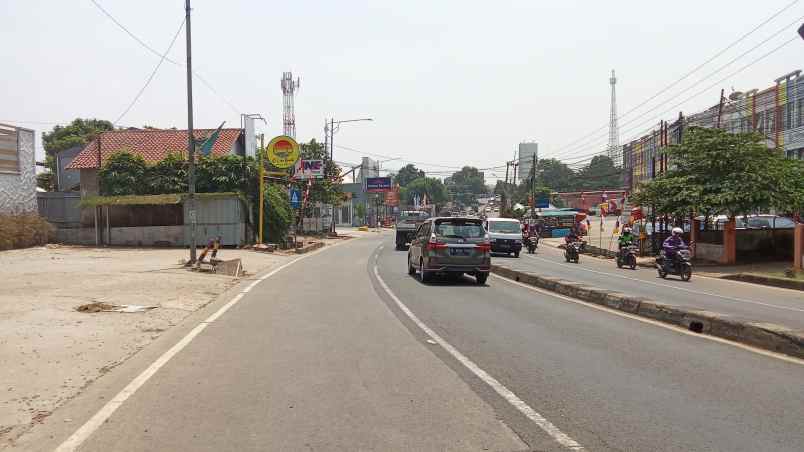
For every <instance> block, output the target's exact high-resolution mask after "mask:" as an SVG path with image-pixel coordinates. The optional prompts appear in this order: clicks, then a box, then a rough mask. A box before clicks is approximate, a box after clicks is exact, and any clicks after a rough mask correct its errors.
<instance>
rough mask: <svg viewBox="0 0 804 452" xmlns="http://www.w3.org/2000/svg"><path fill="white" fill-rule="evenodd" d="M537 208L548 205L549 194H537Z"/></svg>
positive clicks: (543, 207)
mask: <svg viewBox="0 0 804 452" xmlns="http://www.w3.org/2000/svg"><path fill="white" fill-rule="evenodd" d="M535 207H536V208H537V209H547V208H549V207H550V197H549V196H538V197H537V198H536V206H535Z"/></svg>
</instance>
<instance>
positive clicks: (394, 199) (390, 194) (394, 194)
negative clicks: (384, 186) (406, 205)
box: [385, 190, 399, 206]
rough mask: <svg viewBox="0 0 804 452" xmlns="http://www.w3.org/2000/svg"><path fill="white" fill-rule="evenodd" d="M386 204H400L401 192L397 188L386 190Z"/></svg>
mask: <svg viewBox="0 0 804 452" xmlns="http://www.w3.org/2000/svg"><path fill="white" fill-rule="evenodd" d="M385 205H386V206H398V205H399V192H398V191H397V190H389V191H387V192H385Z"/></svg>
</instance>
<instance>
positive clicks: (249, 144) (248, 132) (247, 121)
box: [243, 116, 257, 157]
mask: <svg viewBox="0 0 804 452" xmlns="http://www.w3.org/2000/svg"><path fill="white" fill-rule="evenodd" d="M243 119H244V121H243V126H244V129H245V130H244V131H243V136H244V138H245V140H246V157H256V156H257V135H256V132H255V131H254V118H252V117H249V116H244V117H243Z"/></svg>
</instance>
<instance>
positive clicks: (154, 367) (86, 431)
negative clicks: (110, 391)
mask: <svg viewBox="0 0 804 452" xmlns="http://www.w3.org/2000/svg"><path fill="white" fill-rule="evenodd" d="M343 243H345V241H344V242H339V243H336V244H334V245H331V246H328V247H323V248H320V249H318V250H316V251H313V252H312V253H308V254H305V255H303V256H301V257H297V258H295V259H293V260H292V261H290V262H288V263H286V264H284V265H281V266H279V267H277V268H276V269H274V270H272V271H271V272H269V273H267V274H265V275H263V276H262V277H260V278H259V279H258V280H257V281H254V282H253V283H251V284H250V285H249V286H248V287H247V288H246V289H245V290H243V291H241V292H239V293H238V294H237V295H235V296H234V297H233V298H232V299H231V300H230V301H229V302H227V303H226V304H225V305H223V306H221V307H220V308H219V309H218V310H217V311H215V313H213V314H212V315H210V316H209V317H207V318H206V319H204V320H203V321H201V322H200V323H199V324H198V325H196V327H195V328H193V329H192V330H191V331H190V332H189V333H187V335H186V336H184V337H183V338H181V340H180V341H179V342H177V343H176V344H175V345H174V346H173V347H171V348H170V349H169V350H168V351H166V352H165V353H163V354H162V355H161V356H160V357H159V358H157V359H156V361H154V362H153V363H152V364H151V365H150V366H148V368H147V369H145V370H144V371H143V372H142V373H141V374H139V375H138V376H137V377H136V378H134V379H133V380H131V382H130V383H129V384H128V385H126V387H125V388H123V390H122V391H120V392H119V393H117V395H116V396H114V398H112V399H111V400H110V401H109V402H107V403H106V404H105V405H104V406H103V407H102V408H101V409H100V410H99V411H98V412H97V413H95V415H94V416H92V417H91V418H90V419H89V420H88V421H87V422H85V423H84V425H82V426H81V427H80V428H79V429H78V430H76V431H75V433H73V434H72V435H70V437H69V438H67V439H66V440H65V441H64V442H63V443H61V444H60V445H59V447H57V448H56V452H73V451H75V450H76V449H77V448H78V447H79V446H80V445H81V444H82V443H83V442H84V441H86V440H87V438H89V437H90V435H92V434H93V433H94V432H95V431H96V430H97V429H98V428H99V427H100V426H101V425H103V423H104V422H106V421H107V420H108V419H109V418H110V417H111V416H112V414H114V412H115V411H117V409H118V408H120V406H121V405H122V404H123V402H125V401H126V400H127V399H128V398H129V397H131V396H132V395H134V393H135V392H137V390H138V389H140V388H141V387H142V386H143V385H144V384H145V383H146V382H147V381H148V380H149V379H150V378H151V377H152V376H153V375H154V374H155V373H156V372H157V371H158V370H159V369H161V368H162V366H164V365H165V364H167V362H168V361H170V359H171V358H173V357H174V356H175V355H176V354H177V353H179V352H180V351H182V349H184V347H186V346H187V345H188V344H189V343H190V342H192V340H193V339H195V337H196V336H198V335H199V334H200V333H201V332H202V331H204V328H206V327H207V326H208V325H209V324H211V323H212V322H214V321H215V320H217V319H218V318H219V317H220V316H221V315H223V314H224V313H225V312H226V311H228V310H229V308H231V307H232V306H234V305H235V304H237V302H239V301H240V300H241V299H242V298H243V296H244V295H245V294H246V293H247V292H248V291H249V290H251V289H252V288H253V287H254V286H256V285H257V283H259V282H260V281H264V280H266V279H268V278H270V277H271V276H273V275H275V274H277V273H279V272H280V271H282V270H283V269H285V268H287V267H290V266H291V265H293V264H295V263H296V262H299V261H300V260H303V259H307V258H308V257H311V256H314V255H316V254H318V253H320V252H322V251H326V250H329V249H332V248H334V247H336V246H338V245H341V244H343Z"/></svg>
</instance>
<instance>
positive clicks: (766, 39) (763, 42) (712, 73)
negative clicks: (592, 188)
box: [570, 16, 804, 153]
mask: <svg viewBox="0 0 804 452" xmlns="http://www.w3.org/2000/svg"><path fill="white" fill-rule="evenodd" d="M802 19H804V16H801V17H799V18H797V19H796V20H794V21H793V22H791V23H789V24H787V25H785V26H784V27H782V28H781V29H779V30H777V31H776V32H775V33H773V34H772V35H770V36H769V37H767V38H765V39H764V40H762V41H761V42H759V43H758V44H756V45H755V46H753V47H751V48H750V49H748V50H746V51H745V52H743V53H741V54H740V55H737V56H736V57H734V58H732V59H731V60H729V61H728V62H727V63H725V64H723V65H722V66H720V67H719V68H717V69H715V70H714V71H712V72H711V73H709V74H708V75H707V76H706V77H704V78H702V79H701V80H699V81H697V82H696V83H694V84H692V85H690V86H688V87H686V88H685V89H683V90H681V91H679V92H678V93H675V95H674V96H679V95H681V94H684V93H686V92H688V91H690V90H691V89H693V88H695V87H696V86H698V85H700V84H701V83H703V82H704V81H706V80H709V79H710V78H712V77H713V76H714V75H716V74H717V73H718V72H721V71H722V70H723V69H726V68H727V67H729V66H731V65H732V64H734V63H735V62H736V61H737V60H739V59H740V58H742V57H744V56H745V55H747V54H749V53H751V52H753V51H754V50H756V49H757V48H759V47H761V46H762V45H764V44H765V43H767V42H768V41H770V40H771V39H773V38H775V37H777V36H779V35H780V34H781V33H782V32H784V31H787V30H788V29H789V28H790V27H792V26H794V25H798V24H799V22H800V21H801V20H802ZM793 40H795V39H793ZM782 47H783V46H782ZM774 51H775V50H774ZM771 53H773V51H772V52H771ZM763 58H764V56H763ZM752 64H753V63H752ZM743 69H745V68H743ZM739 72H740V71H737V72H735V73H734V74H732V75H730V76H729V77H731V76H733V75H736V74H737V73H739ZM721 81H722V80H721ZM718 83H719V82H718ZM654 97H656V96H654ZM645 103H646V102H643V103H642V104H640V105H639V106H642V105H644V104H645ZM665 103H666V101H665ZM662 105H664V103H660V104H658V105H656V106H654V107H653V108H651V109H649V110H647V111H645V112H643V113H642V114H641V115H640V116H637V117H636V118H634V119H631V120H629V121H626V122H625V123H623V125H625V124H629V123H631V122H633V121H635V120H636V119H639V118H640V117H644V115H646V114H648V113H650V112H652V111H654V110H656V109H657V108H659V107H661V106H662ZM631 111H633V109H632V110H629V111H628V112H626V114H627V113H629V112H631ZM622 116H625V114H623V115H622ZM622 116H621V117H622ZM587 145H588V144H584V145H581V146H580V147H577V146H576V147H574V150H578V149H580V148H583V147H586V146H587ZM571 152H573V151H570V153H571Z"/></svg>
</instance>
